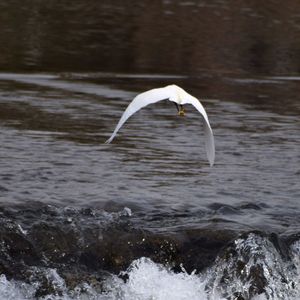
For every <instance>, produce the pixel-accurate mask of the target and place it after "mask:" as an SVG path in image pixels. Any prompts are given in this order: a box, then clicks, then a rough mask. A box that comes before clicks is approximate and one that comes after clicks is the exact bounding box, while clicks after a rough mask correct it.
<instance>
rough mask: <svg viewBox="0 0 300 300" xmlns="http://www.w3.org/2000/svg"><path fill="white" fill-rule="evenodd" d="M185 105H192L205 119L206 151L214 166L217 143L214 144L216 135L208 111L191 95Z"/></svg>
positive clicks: (185, 100)
mask: <svg viewBox="0 0 300 300" xmlns="http://www.w3.org/2000/svg"><path fill="white" fill-rule="evenodd" d="M184 102H185V103H188V104H192V105H193V106H194V107H195V108H196V109H197V110H198V111H199V112H200V114H201V115H202V116H203V119H204V122H203V124H204V134H205V149H206V154H207V157H208V160H209V164H210V166H213V164H214V161H215V142H214V135H213V132H212V129H211V127H210V124H209V121H208V117H207V114H206V111H205V109H204V107H203V106H202V104H201V103H200V101H199V100H198V99H197V98H195V97H193V96H191V95H189V94H188V96H187V97H186V98H185V99H184Z"/></svg>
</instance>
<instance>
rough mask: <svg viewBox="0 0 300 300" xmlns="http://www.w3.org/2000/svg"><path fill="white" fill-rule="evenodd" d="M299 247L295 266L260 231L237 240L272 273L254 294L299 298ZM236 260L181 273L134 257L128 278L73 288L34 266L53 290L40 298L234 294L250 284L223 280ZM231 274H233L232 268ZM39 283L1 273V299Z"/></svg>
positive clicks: (165, 298) (139, 299) (204, 299)
mask: <svg viewBox="0 0 300 300" xmlns="http://www.w3.org/2000/svg"><path fill="white" fill-rule="evenodd" d="M299 249H300V243H299V242H298V243H295V244H293V245H292V247H291V256H292V260H293V262H294V264H293V266H294V267H292V266H291V265H290V263H289V264H286V263H285V262H284V261H283V260H281V259H279V258H278V253H277V252H276V250H275V249H274V248H273V246H272V244H271V243H270V242H268V241H266V240H265V239H264V238H262V237H256V236H255V235H249V237H248V238H247V239H246V240H240V239H238V240H237V241H236V250H237V251H240V253H239V257H240V259H243V251H244V250H246V251H248V250H249V251H250V250H251V251H250V252H251V253H252V252H253V253H254V252H255V253H256V255H257V258H258V259H257V260H255V261H252V258H250V260H249V261H248V264H249V266H250V264H251V265H253V266H255V265H261V266H263V269H264V273H265V272H266V274H265V275H266V278H268V286H267V287H266V294H261V295H256V296H254V297H253V298H252V300H267V299H268V300H279V299H289V300H297V299H298V300H299V299H300V298H299V295H300V293H299V253H300V250H299ZM278 264H280V267H279V266H278ZM234 265H235V264H234V261H233V260H229V261H227V262H226V264H225V261H223V262H222V261H221V258H219V260H218V259H217V261H216V262H215V264H214V265H213V266H212V267H211V268H210V269H209V270H207V271H206V272H204V273H203V274H202V275H199V274H195V273H192V274H188V273H187V272H186V271H185V270H184V269H183V271H182V272H180V273H174V272H173V271H171V270H170V269H169V268H167V267H165V266H163V265H160V264H156V263H154V262H153V261H152V260H150V259H149V258H140V259H138V260H135V261H133V263H132V264H131V266H130V267H129V268H128V270H127V271H125V272H123V273H122V274H121V275H123V276H125V277H127V280H125V281H124V280H122V279H121V278H120V277H118V276H116V275H111V276H109V277H108V278H107V279H106V281H105V282H104V284H101V285H100V287H101V290H99V287H97V286H90V285H88V284H87V283H82V284H80V286H77V287H76V288H75V289H74V290H69V289H68V288H67V287H66V284H65V281H64V280H63V279H62V278H61V277H60V276H59V274H58V273H57V272H56V270H54V269H37V270H36V271H37V274H41V273H43V274H44V275H45V278H46V280H47V281H48V282H49V283H50V284H51V286H52V288H53V294H52V295H48V296H45V297H44V298H39V299H42V300H46V299H47V300H75V299H76V300H190V299H193V300H225V298H222V297H221V296H220V294H219V293H220V292H222V294H223V295H227V296H232V295H233V293H234V292H237V291H243V290H244V289H245V288H246V289H247V286H246V285H247V282H241V281H240V280H238V278H235V279H234V280H232V281H230V280H229V281H227V280H226V278H225V281H226V282H221V281H222V280H221V279H222V278H223V276H224V272H223V271H224V270H225V269H226V270H227V271H228V272H234V271H233V270H234V269H235V268H236V266H234ZM232 267H233V270H232ZM295 269H296V270H295ZM245 270H246V269H245ZM297 271H298V272H297ZM271 273H272V274H271ZM279 273H280V274H281V276H279V275H280V274H279ZM212 274H214V275H213V276H214V277H215V278H214V280H213V284H212V282H211V279H212V278H211V275H212ZM291 276H293V280H291V281H290V280H288V281H290V282H294V286H293V287H291V286H287V285H288V281H287V282H281V278H283V277H285V278H289V277H291ZM227 277H228V274H227ZM229 277H230V276H229ZM229 277H228V278H227V279H229ZM233 277H235V275H234V274H233ZM249 280H251V278H250V279H249ZM275 281H276V282H275ZM39 285H40V283H39V282H38V281H32V284H27V283H24V282H19V281H15V280H11V281H9V280H7V278H6V277H5V276H4V275H1V276H0V299H6V300H13V299H14V300H23V299H36V298H35V292H36V291H37V289H38V288H39Z"/></svg>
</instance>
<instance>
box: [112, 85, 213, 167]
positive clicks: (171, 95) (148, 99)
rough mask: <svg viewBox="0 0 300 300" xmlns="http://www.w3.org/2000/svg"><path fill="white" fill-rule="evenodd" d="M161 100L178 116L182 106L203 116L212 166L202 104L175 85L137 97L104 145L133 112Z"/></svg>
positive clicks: (211, 162) (207, 126)
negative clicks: (169, 103) (191, 108)
mask: <svg viewBox="0 0 300 300" xmlns="http://www.w3.org/2000/svg"><path fill="white" fill-rule="evenodd" d="M161 100H170V101H172V102H174V103H175V105H176V107H177V110H178V114H179V115H181V116H182V115H184V109H183V105H184V104H192V105H193V106H194V107H195V108H196V109H197V110H198V111H199V112H200V114H201V115H202V116H203V119H204V123H203V124H204V133H205V147H206V153H207V156H208V160H209V162H210V165H211V166H212V165H213V164H214V159H215V145H214V136H213V132H212V129H211V127H210V124H209V121H208V117H207V114H206V111H205V110H204V108H203V106H202V104H201V103H200V101H199V100H198V99H197V98H195V97H193V96H192V95H190V94H188V93H187V92H186V91H185V90H184V89H182V88H181V87H179V86H177V85H175V84H172V85H168V86H166V87H162V88H156V89H152V90H149V91H146V92H144V93H141V94H139V95H137V96H136V97H135V98H134V99H133V100H132V102H131V103H130V104H129V105H128V107H127V108H126V110H125V111H124V113H123V115H122V117H121V119H120V121H119V123H118V124H117V126H116V128H115V130H114V132H113V133H112V135H111V137H110V138H109V139H108V140H107V141H106V143H110V142H111V141H112V140H113V139H114V137H115V136H116V134H117V132H118V131H119V129H120V128H121V127H122V125H123V124H124V123H125V122H126V120H127V119H128V118H129V117H130V116H132V115H133V114H134V113H135V112H137V111H138V110H140V109H141V108H143V107H145V106H147V105H149V104H152V103H156V102H158V101H161ZM178 105H179V106H178Z"/></svg>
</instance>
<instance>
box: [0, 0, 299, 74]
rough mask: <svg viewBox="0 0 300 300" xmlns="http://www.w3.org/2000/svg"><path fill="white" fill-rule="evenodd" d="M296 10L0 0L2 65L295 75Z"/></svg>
mask: <svg viewBox="0 0 300 300" xmlns="http://www.w3.org/2000/svg"><path fill="white" fill-rule="evenodd" d="M299 12H300V3H299V1H295V0H288V1H285V5H281V4H280V3H278V2H276V1H271V0H268V1H258V0H255V1H250V2H249V1H247V0H243V1H239V2H238V3H237V2H236V1H234V0H213V1H211V0H201V1H200V0H199V1H198V0H197V1H195V0H194V1H185V0H159V1H138V0H134V1H118V0H114V1H111V0H105V1H96V0H89V1H82V0H72V1H63V2H62V1H57V0H53V1H50V2H44V1H39V0H26V1H22V3H19V2H18V1H3V0H1V1H0V28H1V31H0V68H1V69H5V70H10V71H16V70H24V69H26V70H43V71H46V70H48V71H49V70H55V71H60V70H62V69H63V70H88V71H90V70H97V71H99V70H101V71H104V70H106V71H119V72H120V71H125V72H133V73H141V72H151V73H162V72H169V73H173V74H174V73H181V74H182V73H184V74H190V75H195V74H203V73H205V74H209V73H213V74H224V73H230V74H240V73H245V72H246V73H251V74H265V75H266V74H286V73H298V72H299V70H300V59H299V57H300V56H299V50H300V44H299V38H300V17H299V15H300V14H299Z"/></svg>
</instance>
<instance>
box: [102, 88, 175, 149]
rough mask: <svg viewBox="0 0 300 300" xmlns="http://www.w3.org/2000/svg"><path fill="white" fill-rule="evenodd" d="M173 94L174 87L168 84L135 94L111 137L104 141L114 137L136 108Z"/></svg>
mask: <svg viewBox="0 0 300 300" xmlns="http://www.w3.org/2000/svg"><path fill="white" fill-rule="evenodd" d="M174 94H175V92H174V89H173V88H172V87H170V86H166V87H163V88H157V89H152V90H149V91H146V92H144V93H141V94H139V95H137V96H136V97H135V98H134V99H133V100H132V102H131V103H130V104H129V105H128V107H127V108H126V110H125V111H124V113H123V115H122V117H121V119H120V121H119V123H118V124H117V126H116V128H115V130H114V132H113V133H112V135H111V137H110V138H109V139H108V140H107V141H106V142H105V143H106V144H109V143H110V142H111V141H112V140H113V139H114V137H115V136H116V134H117V132H118V131H119V129H120V128H121V127H122V125H123V124H124V123H125V122H126V121H127V119H128V118H129V117H131V116H132V115H133V114H134V113H136V112H137V111H138V110H140V109H141V108H143V107H145V106H147V105H149V104H151V103H155V102H158V101H161V100H165V99H170V98H172V97H174Z"/></svg>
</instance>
